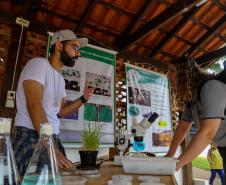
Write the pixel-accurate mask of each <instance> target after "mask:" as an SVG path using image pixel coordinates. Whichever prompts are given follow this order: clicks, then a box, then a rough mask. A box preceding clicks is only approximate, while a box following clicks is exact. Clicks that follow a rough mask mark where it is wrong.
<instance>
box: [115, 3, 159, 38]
mask: <svg viewBox="0 0 226 185" xmlns="http://www.w3.org/2000/svg"><path fill="white" fill-rule="evenodd" d="M153 3H155V1H154V0H151V1H150V0H145V2H144V3H143V5H142V6H141V8H140V9H139V11H138V13H137V15H136V16H134V17H133V18H132V19H131V21H130V23H129V24H128V26H127V27H126V29H125V30H124V31H123V33H122V34H121V36H120V39H119V40H121V39H123V38H125V37H127V36H128V35H129V34H130V33H131V31H132V30H134V29H135V28H136V26H137V25H138V24H139V22H140V21H141V20H142V18H143V17H144V15H145V14H146V12H147V10H149V8H150V7H151V5H152V4H153Z"/></svg>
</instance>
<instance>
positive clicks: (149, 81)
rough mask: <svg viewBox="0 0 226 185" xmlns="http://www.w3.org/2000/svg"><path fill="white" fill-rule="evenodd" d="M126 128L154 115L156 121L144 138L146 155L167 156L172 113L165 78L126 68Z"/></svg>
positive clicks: (135, 68) (143, 70)
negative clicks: (159, 154) (150, 153)
mask: <svg viewBox="0 0 226 185" xmlns="http://www.w3.org/2000/svg"><path fill="white" fill-rule="evenodd" d="M126 83H127V95H128V96H127V125H128V126H127V128H128V131H129V132H131V126H132V125H134V124H139V123H141V121H142V120H143V119H144V118H145V117H146V118H147V115H148V116H151V115H152V114H153V113H157V115H158V117H157V119H156V120H155V121H154V122H153V123H152V125H151V126H150V127H149V128H148V129H147V130H146V133H145V134H144V143H145V149H144V151H147V152H167V151H168V149H169V146H170V143H171V134H172V132H171V129H172V122H171V110H170V101H169V84H168V79H167V77H166V76H164V75H161V74H158V73H155V72H152V71H148V70H146V69H143V68H140V67H137V66H133V65H130V64H126Z"/></svg>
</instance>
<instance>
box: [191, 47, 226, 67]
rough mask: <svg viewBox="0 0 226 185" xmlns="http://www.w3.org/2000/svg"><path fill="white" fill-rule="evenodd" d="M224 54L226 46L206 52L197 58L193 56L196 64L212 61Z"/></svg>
mask: <svg viewBox="0 0 226 185" xmlns="http://www.w3.org/2000/svg"><path fill="white" fill-rule="evenodd" d="M225 54H226V46H224V47H223V48H220V49H218V50H215V51H211V52H208V53H207V54H205V55H202V56H200V57H198V58H195V61H196V62H197V64H199V65H202V64H203V63H206V62H208V61H212V60H215V59H218V58H220V57H223V56H225Z"/></svg>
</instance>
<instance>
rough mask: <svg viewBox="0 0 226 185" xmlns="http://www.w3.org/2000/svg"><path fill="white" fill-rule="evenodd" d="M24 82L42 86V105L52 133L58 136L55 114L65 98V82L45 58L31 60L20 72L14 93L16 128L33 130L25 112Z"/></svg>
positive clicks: (58, 124)
mask: <svg viewBox="0 0 226 185" xmlns="http://www.w3.org/2000/svg"><path fill="white" fill-rule="evenodd" d="M25 80H35V81H37V82H39V83H40V84H41V85H42V86H43V98H42V105H43V108H44V110H45V112H46V116H47V119H48V122H49V123H51V124H52V126H53V133H54V134H59V126H60V120H59V119H58V117H57V114H58V112H59V110H60V106H61V102H62V98H63V97H65V96H66V91H65V81H64V79H63V77H62V75H61V74H60V73H59V72H57V71H56V70H54V69H53V68H52V66H51V65H50V64H49V61H48V60H47V59H46V58H33V59H31V60H30V61H29V62H28V63H27V64H26V65H25V67H24V69H23V71H22V72H21V75H20V79H19V82H18V87H17V91H16V105H17V114H16V119H15V121H16V126H23V127H26V128H29V129H33V130H34V126H33V124H32V121H31V119H30V116H29V113H28V110H27V103H26V99H25V94H24V89H23V81H25ZM54 83H55V85H54ZM56 104H57V105H56Z"/></svg>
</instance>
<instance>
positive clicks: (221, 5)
mask: <svg viewBox="0 0 226 185" xmlns="http://www.w3.org/2000/svg"><path fill="white" fill-rule="evenodd" d="M213 2H214V3H215V4H216V5H217V6H218V7H219V8H220V9H221V10H223V11H224V12H226V5H225V4H222V3H221V2H220V1H219V0H213Z"/></svg>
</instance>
